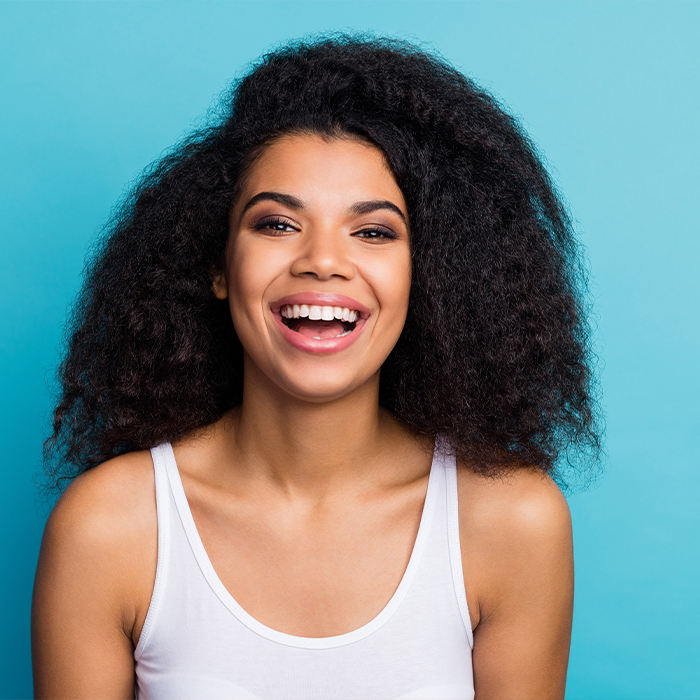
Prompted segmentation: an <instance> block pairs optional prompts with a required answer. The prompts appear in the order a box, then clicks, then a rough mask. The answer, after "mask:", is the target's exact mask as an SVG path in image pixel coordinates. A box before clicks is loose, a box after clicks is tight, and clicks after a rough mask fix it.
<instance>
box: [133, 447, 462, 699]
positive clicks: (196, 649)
mask: <svg viewBox="0 0 700 700" xmlns="http://www.w3.org/2000/svg"><path fill="white" fill-rule="evenodd" d="M151 453H152V455H153V464H154V467H155V475H156V503H157V508H158V569H157V573H156V582H155V587H154V590H153V596H152V599H151V604H150V607H149V610H148V614H147V616H146V622H145V624H144V627H143V631H142V633H141V638H140V640H139V644H138V646H137V648H136V650H135V652H134V658H135V660H136V678H137V696H138V698H140V699H141V700H175V699H180V700H194V699H195V698H201V699H202V700H205V699H206V700H223V699H224V698H225V699H226V700H234V699H236V700H238V699H240V700H244V699H245V700H248V699H253V698H259V699H265V700H276V699H278V698H279V699H281V700H283V699H294V700H334V699H338V700H340V699H342V700H383V699H384V698H387V699H389V698H390V699H392V700H399V699H406V700H408V699H410V698H415V699H418V698H420V699H421V700H472V699H473V697H474V683H473V675H472V646H473V641H472V633H471V625H470V622H469V610H468V608H467V599H466V595H465V591H464V579H463V574H462V558H461V554H460V547H459V527H458V517H457V475H456V469H455V460H454V457H452V456H450V455H448V454H447V453H445V452H444V451H442V450H441V449H439V448H438V447H436V450H435V455H434V457H433V464H432V467H431V470H430V478H429V480H428V490H427V494H426V498H425V504H424V506H423V514H422V516H421V521H420V526H419V529H418V535H417V537H416V542H415V544H414V547H413V552H412V554H411V558H410V560H409V563H408V567H407V568H406V571H405V573H404V576H403V578H402V580H401V583H400V584H399V587H398V588H397V589H396V592H395V593H394V595H393V597H392V598H391V600H390V601H389V603H388V604H387V605H386V607H385V608H384V609H383V610H382V611H381V612H380V613H379V615H377V617H375V618H374V619H373V620H372V621H371V622H369V623H368V624H366V625H364V626H363V627H360V628H359V629H356V630H354V631H352V632H348V633H347V634H341V635H338V636H335V637H322V638H309V637H296V636H293V635H289V634H284V633H282V632H277V631H275V630H273V629H270V628H269V627H266V626H265V625H263V624H261V623H260V622H258V621H257V620H256V619H254V618H253V617H251V616H250V615H249V614H248V613H246V612H245V610H243V608H241V607H240V605H238V603H237V602H236V601H235V600H234V599H233V597H232V596H231V595H230V594H229V593H228V591H227V590H226V588H225V587H224V586H223V584H222V583H221V581H220V580H219V577H218V576H217V574H216V572H215V571H214V569H213V567H212V565H211V562H210V561H209V557H208V556H207V553H206V551H205V550H204V547H203V545H202V541H201V539H200V537H199V533H198V532H197V528H196V526H195V523H194V520H193V518H192V513H191V511H190V509H189V505H188V503H187V498H186V496H185V492H184V490H183V488H182V481H181V480H180V474H179V472H178V470H177V464H176V463H175V456H174V454H173V451H172V448H171V447H170V445H169V444H168V443H165V444H163V445H159V446H158V447H155V448H153V449H152V450H151Z"/></svg>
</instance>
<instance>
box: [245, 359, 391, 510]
mask: <svg viewBox="0 0 700 700" xmlns="http://www.w3.org/2000/svg"><path fill="white" fill-rule="evenodd" d="M251 364H252V363H251ZM249 370H250V371H249ZM233 420H234V425H235V428H234V430H233V431H232V436H233V439H234V443H235V446H234V448H233V449H234V451H235V453H237V456H238V457H239V459H238V460H237V461H238V463H239V464H244V465H247V466H246V467H245V469H246V471H248V470H252V472H249V474H248V475H249V476H250V475H252V474H253V473H254V475H255V476H256V477H263V478H267V479H269V480H271V481H272V482H273V483H274V484H275V485H276V486H277V487H279V488H281V489H282V490H284V491H285V492H287V493H289V494H299V495H306V496H311V497H315V498H318V497H323V496H324V495H327V494H329V493H330V492H332V491H336V490H337V489H338V488H342V487H343V486H347V485H349V484H350V483H355V484H357V485H359V484H361V483H363V482H366V480H367V478H368V477H370V475H371V474H372V473H373V470H376V465H377V462H378V461H379V462H381V461H382V459H381V457H382V455H383V454H384V453H385V452H387V450H391V443H392V442H393V441H394V440H393V439H392V438H394V439H395V438H397V437H398V433H403V428H400V427H399V424H398V422H397V421H396V420H395V419H393V417H391V416H390V414H389V413H388V412H387V411H384V410H382V409H380V407H379V373H377V374H376V375H375V376H374V377H372V378H371V379H370V380H369V381H367V382H365V383H364V384H363V385H362V386H360V387H359V388H357V389H356V390H354V391H353V392H351V393H350V394H348V395H346V396H343V397H342V398H338V399H335V400H332V401H327V402H322V403H315V402H311V401H305V400H303V399H298V398H295V397H292V396H290V395H288V394H286V393H285V392H283V391H282V390H281V389H279V387H277V386H276V385H274V384H273V383H272V382H270V381H269V380H268V379H267V377H265V375H264V374H262V373H261V372H259V371H256V369H253V368H250V367H246V374H245V382H244V392H243V402H242V404H241V406H240V408H239V410H238V411H237V412H236V413H235V414H234V417H233Z"/></svg>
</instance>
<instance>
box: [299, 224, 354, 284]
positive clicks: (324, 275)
mask: <svg viewBox="0 0 700 700" xmlns="http://www.w3.org/2000/svg"><path fill="white" fill-rule="evenodd" d="M347 253H348V251H347V247H346V245H345V238H344V235H343V234H342V233H340V232H339V231H338V230H337V229H334V228H333V227H324V228H322V229H315V230H314V231H308V232H307V235H306V236H304V240H303V241H302V244H301V247H300V249H299V255H298V256H297V257H296V259H295V260H294V262H293V263H292V268H291V272H292V274H293V275H294V276H295V277H307V276H308V277H315V278H316V279H319V280H329V279H332V278H333V277H340V278H343V279H348V280H349V279H352V278H353V277H354V276H355V268H354V267H353V265H352V263H351V262H350V260H349V259H348V256H347Z"/></svg>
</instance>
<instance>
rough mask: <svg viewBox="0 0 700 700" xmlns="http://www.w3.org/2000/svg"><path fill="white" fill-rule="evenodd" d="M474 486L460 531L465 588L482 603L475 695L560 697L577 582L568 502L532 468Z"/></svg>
mask: <svg viewBox="0 0 700 700" xmlns="http://www.w3.org/2000/svg"><path fill="white" fill-rule="evenodd" d="M470 481H471V480H470ZM470 486H471V493H470V494H469V496H467V497H466V500H467V501H468V503H467V504H466V505H467V507H469V506H471V509H470V510H469V512H467V513H465V515H464V517H463V516H462V513H463V512H464V511H466V510H467V509H463V508H462V505H461V504H460V531H461V534H462V543H463V548H462V553H463V560H464V570H465V585H466V586H467V594H468V597H469V596H471V597H472V601H471V603H472V605H476V606H477V608H478V612H477V614H476V616H475V617H476V618H477V620H478V623H477V625H476V628H475V630H474V651H473V665H474V682H475V690H476V698H477V700H491V699H503V700H520V699H522V700H526V699H530V698H531V699H532V700H535V699H537V700H549V699H551V700H554V699H561V698H563V697H564V691H565V685H566V669H567V664H568V658H569V645H570V639H571V620H572V615H573V586H574V575H573V545H572V534H571V519H570V515H569V509H568V506H567V503H566V500H565V499H564V497H563V496H562V494H561V492H560V491H559V489H558V488H557V487H556V485H555V484H554V483H553V482H552V481H551V480H550V479H548V478H546V477H543V476H542V475H540V474H537V473H534V472H529V471H528V472H524V473H522V474H517V475H514V476H513V477H512V478H509V479H506V480H504V481H496V480H495V481H486V480H483V479H482V483H480V484H478V485H476V484H475V483H470V485H469V486H467V488H470ZM464 490H466V489H464ZM460 496H461V494H460ZM465 496H466V494H465Z"/></svg>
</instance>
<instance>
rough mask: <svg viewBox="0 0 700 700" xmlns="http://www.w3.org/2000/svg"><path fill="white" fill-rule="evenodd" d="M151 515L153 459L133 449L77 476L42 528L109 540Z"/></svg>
mask: <svg viewBox="0 0 700 700" xmlns="http://www.w3.org/2000/svg"><path fill="white" fill-rule="evenodd" d="M153 516H155V477H154V472H153V462H152V461H151V456H150V453H149V452H147V451H143V452H132V453H129V454H125V455H122V456H120V457H115V458H114V459H111V460H109V461H108V462H104V463H103V464H100V465H99V466H97V467H94V468H93V469H90V470H89V471H87V472H85V473H84V474H81V475H80V476H78V477H76V478H75V479H74V480H73V481H72V482H71V483H70V484H69V486H68V488H67V489H66V490H65V492H64V493H63V494H62V495H61V497H60V498H59V500H58V502H57V503H56V505H55V506H54V508H53V510H52V512H51V515H50V516H49V519H48V522H47V525H46V532H47V534H48V535H50V536H54V537H76V536H78V537H79V538H80V540H81V541H85V542H86V543H90V542H103V543H109V542H112V541H118V539H119V535H120V534H126V533H128V532H129V531H131V530H135V529H138V528H140V527H143V526H144V525H146V524H147V523H149V522H152V521H153Z"/></svg>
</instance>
